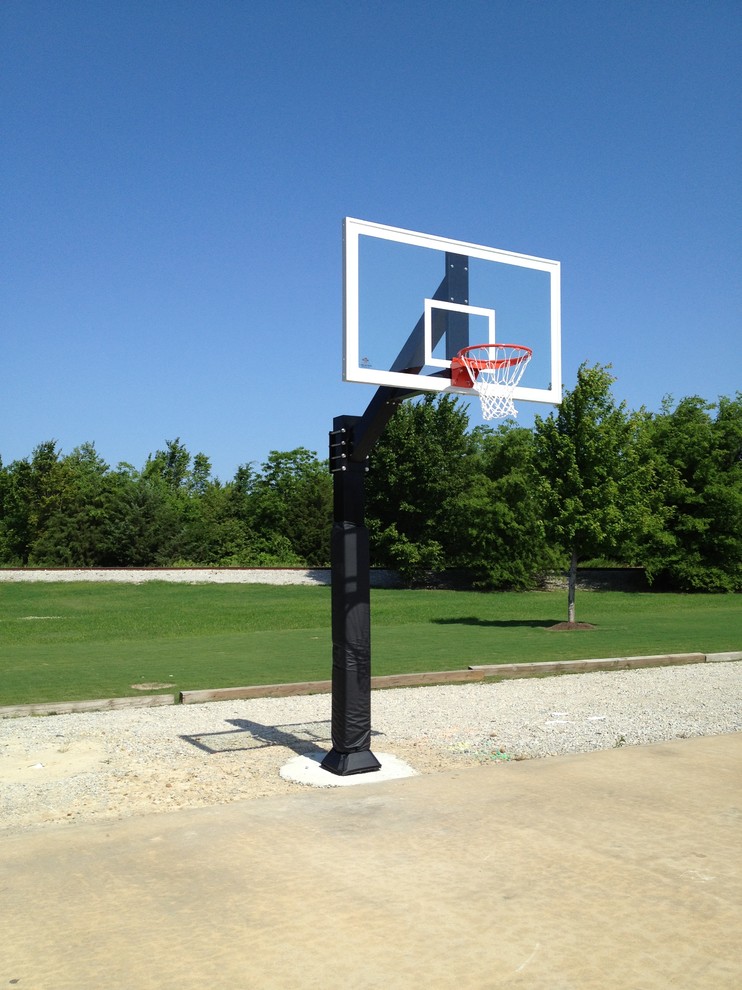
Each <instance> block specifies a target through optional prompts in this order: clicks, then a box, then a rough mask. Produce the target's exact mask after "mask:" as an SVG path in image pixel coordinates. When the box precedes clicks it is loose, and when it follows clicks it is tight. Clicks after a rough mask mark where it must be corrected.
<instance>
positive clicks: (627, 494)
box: [534, 364, 657, 623]
mask: <svg viewBox="0 0 742 990" xmlns="http://www.w3.org/2000/svg"><path fill="white" fill-rule="evenodd" d="M614 381H615V378H614V377H613V376H612V375H611V374H610V373H609V371H608V368H607V367H604V366H601V365H595V366H594V367H589V366H588V365H587V364H582V365H581V366H580V368H579V369H578V372H577V384H576V386H575V388H574V389H572V390H571V391H568V392H566V394H565V396H564V399H563V401H562V404H561V405H560V406H559V408H558V410H557V411H556V412H555V413H552V414H551V415H550V416H549V417H548V418H546V419H544V418H542V417H540V416H537V417H536V424H535V430H534V433H535V444H536V457H537V463H538V467H539V473H540V476H541V482H540V488H541V498H542V504H543V511H544V522H545V524H546V531H547V535H548V537H549V539H550V540H551V542H552V545H553V548H554V549H556V550H559V551H561V552H562V553H563V554H564V555H565V556H566V557H567V559H569V591H568V599H567V621H568V622H569V623H574V621H575V587H576V579H577V564H578V562H579V561H580V560H584V559H586V558H591V557H597V556H615V555H620V556H621V557H623V558H624V559H626V558H633V557H635V555H636V554H637V552H638V546H639V544H640V542H641V539H642V537H643V535H644V534H645V533H647V532H649V531H650V530H651V529H653V528H655V527H656V526H657V516H656V513H655V505H654V503H653V499H652V478H653V475H652V467H651V457H650V455H649V447H648V443H647V435H646V428H645V417H644V415H643V414H642V413H635V414H632V413H629V412H628V411H627V409H626V405H625V403H623V402H622V403H621V404H620V405H617V404H616V402H615V400H614V398H613V395H612V391H611V389H612V386H613V383H614Z"/></svg>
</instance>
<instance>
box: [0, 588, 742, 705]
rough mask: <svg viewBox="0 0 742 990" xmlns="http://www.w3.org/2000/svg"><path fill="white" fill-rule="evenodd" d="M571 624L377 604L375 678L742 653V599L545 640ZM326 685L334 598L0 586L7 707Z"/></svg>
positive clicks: (671, 606) (624, 614)
mask: <svg viewBox="0 0 742 990" xmlns="http://www.w3.org/2000/svg"><path fill="white" fill-rule="evenodd" d="M565 613H566V594H565V593H564V592H532V593H504V594H480V593H476V592H448V591H375V592H373V593H372V630H371V638H372V651H373V654H372V655H373V673H374V674H398V673H405V672H415V671H427V670H431V671H432V670H455V669H458V668H465V667H467V666H468V665H469V664H471V663H487V664H496V663H522V662H529V661H530V662H532V661H548V660H571V659H582V658H591V657H613V656H632V655H640V654H656V653H678V652H691V651H698V652H702V653H713V652H719V651H723V650H739V649H742V595H667V594H652V593H649V594H623V593H619V592H581V593H580V592H578V596H577V618H578V619H579V620H580V621H581V622H590V623H593V624H594V625H595V629H594V630H589V631H575V632H551V631H549V630H548V628H547V627H548V626H550V625H552V624H553V623H555V622H559V621H561V620H563V619H564V618H565ZM330 673H331V642H330V591H329V588H315V587H274V586H268V585H178V584H166V583H160V582H151V583H147V584H142V585H128V584H105V583H101V584H90V583H75V584H63V583H59V584H45V583H38V584H37V583H34V584H2V585H0V677H1V680H0V705H9V704H23V703H30V702H44V701H71V700H81V699H86V698H105V697H120V696H125V695H135V694H137V691H135V690H134V689H133V688H132V686H131V685H132V684H138V683H151V682H158V683H169V684H173V685H174V687H171V688H169V689H167V691H168V692H169V693H175V692H176V691H182V690H193V689H199V688H216V687H229V686H239V685H248V684H273V683H282V682H290V681H305V680H325V679H328V678H329V677H330Z"/></svg>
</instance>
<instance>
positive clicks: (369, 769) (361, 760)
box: [320, 746, 381, 777]
mask: <svg viewBox="0 0 742 990" xmlns="http://www.w3.org/2000/svg"><path fill="white" fill-rule="evenodd" d="M320 766H321V767H322V769H323V770H329V771H330V773H334V774H337V776H338V777H349V776H350V775H351V774H353V773H373V771H374V770H381V764H380V763H379V761H378V760H377V759H376V757H375V756H374V754H373V753H372V752H371V750H370V749H363V750H360V751H359V752H356V753H339V752H338V751H337V750H336V749H335V747H334V746H333V748H332V749H331V750H330V752H329V753H328V754H327V756H326V757H325V758H324V760H323V761H322V763H321V764H320Z"/></svg>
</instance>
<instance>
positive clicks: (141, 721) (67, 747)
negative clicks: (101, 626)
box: [0, 662, 742, 831]
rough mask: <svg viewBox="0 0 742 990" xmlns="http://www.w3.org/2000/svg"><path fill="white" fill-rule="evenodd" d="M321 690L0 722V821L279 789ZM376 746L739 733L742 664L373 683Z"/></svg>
mask: <svg viewBox="0 0 742 990" xmlns="http://www.w3.org/2000/svg"><path fill="white" fill-rule="evenodd" d="M330 710H331V699H330V697H329V695H313V696H301V697H292V698H261V699H252V700H243V701H225V702H213V703H211V704H204V705H180V706H175V707H163V708H140V709H129V710H120V711H107V712H87V713H80V714H71V715H50V716H44V717H38V716H37V717H23V718H8V719H3V720H0V829H6V830H10V831H14V830H19V829H26V828H36V827H42V826H46V825H49V824H54V823H61V822H72V821H91V820H100V819H111V818H120V817H123V816H127V815H136V814H146V813H150V812H152V811H169V810H173V811H174V810H177V809H179V808H183V807H199V806H205V805H216V804H224V803H228V802H232V801H239V800H245V799H249V798H259V797H263V796H267V795H269V794H274V793H286V792H288V791H291V790H294V789H296V788H297V787H299V786H301V785H297V784H295V783H292V782H289V781H286V780H283V779H282V778H281V776H280V769H281V767H282V766H283V765H284V764H285V763H286V762H287V761H288V760H289V759H291V758H292V757H293V756H294V755H295V754H296V753H303V752H308V751H312V750H317V749H328V748H329V746H330V742H329V736H330V728H329V719H330ZM372 725H373V732H374V736H373V741H372V749H374V748H375V749H377V750H379V751H384V752H386V753H391V754H394V755H396V756H397V757H399V758H400V759H403V760H405V761H406V762H408V763H409V764H410V765H411V766H412V767H413V768H414V769H415V770H417V771H418V772H419V773H430V772H436V771H440V770H445V769H450V768H451V767H454V766H461V765H471V764H475V763H483V762H499V761H506V760H511V759H528V758H537V757H548V756H555V755H558V754H564V753H577V752H587V751H589V750H596V749H609V748H612V747H615V746H630V745H641V744H646V743H654V742H661V741H664V740H670V739H678V738H686V737H689V736H709V735H719V734H721V733H728V732H739V731H742V663H739V662H737V663H735V662H732V663H706V664H690V665H686V666H678V667H663V668H653V669H647V670H624V671H618V672H610V673H609V672H601V673H589V674H579V675H573V676H561V677H546V678H539V679H529V680H511V681H502V682H500V683H496V684H483V683H479V684H461V685H451V686H444V687H424V688H403V689H395V690H388V691H375V692H374V693H373V696H372Z"/></svg>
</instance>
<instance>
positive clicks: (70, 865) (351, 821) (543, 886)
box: [0, 734, 742, 990]
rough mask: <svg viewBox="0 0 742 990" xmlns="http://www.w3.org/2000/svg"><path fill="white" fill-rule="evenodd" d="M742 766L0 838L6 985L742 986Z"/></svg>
mask: <svg viewBox="0 0 742 990" xmlns="http://www.w3.org/2000/svg"><path fill="white" fill-rule="evenodd" d="M741 767H742V734H735V735H727V736H716V737H710V738H698V739H686V740H677V741H674V742H670V743H661V744H659V745H652V746H646V747H631V748H628V747H626V748H621V749H613V750H608V751H605V752H597V753H588V754H580V755H575V756H566V757H557V758H553V759H545V760H533V761H524V762H513V763H499V764H494V763H493V764H491V765H486V766H481V767H475V768H468V769H462V770H455V771H449V772H445V773H441V774H435V775H430V776H425V777H423V776H419V777H412V778H407V779H403V780H396V781H389V782H387V783H376V784H374V783H371V782H369V783H368V785H367V786H364V787H349V788H332V789H321V790H320V789H310V788H302V787H300V786H299V785H297V790H296V793H295V794H289V795H281V796H279V797H275V798H264V799H259V800H255V801H247V802H242V803H239V804H233V805H229V806H220V807H214V808H205V809H197V810H188V811H182V812H175V813H170V814H162V815H153V816H148V817H142V818H131V819H127V820H119V821H115V822H108V823H106V822H103V823H96V824H87V825H77V826H69V827H52V828H48V829H44V830H41V831H35V832H26V833H20V834H16V835H7V836H5V837H4V838H3V840H2V843H1V844H0V905H1V917H0V988H2V987H7V986H11V985H12V986H17V987H18V988H19V990H66V988H73V987H74V988H75V990H87V988H96V990H100V988H106V990H110V988H127V990H128V988H157V990H166V988H167V990H169V988H173V990H175V988H178V990H191V988H194V990H195V988H199V990H203V988H206V987H208V988H230V990H244V988H248V990H253V988H255V990H263V988H268V990H273V988H276V990H283V988H299V990H304V988H307V990H308V988H315V987H317V988H320V987H321V988H323V990H335V988H337V990H340V988H342V990H366V988H374V990H375V988H383V990H394V988H404V990H417V988H425V990H428V988H455V990H465V988H475V990H482V988H494V987H513V988H544V990H572V988H585V987H590V988H593V987H594V988H599V990H609V988H614V987H615V988H621V990H627V988H631V990H652V988H667V987H673V988H675V987H682V988H691V987H693V988H703V990H725V988H730V990H731V988H735V990H738V988H739V987H741V986H742V769H741ZM370 776H371V775H369V777H370Z"/></svg>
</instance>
